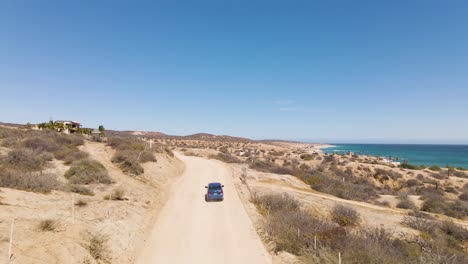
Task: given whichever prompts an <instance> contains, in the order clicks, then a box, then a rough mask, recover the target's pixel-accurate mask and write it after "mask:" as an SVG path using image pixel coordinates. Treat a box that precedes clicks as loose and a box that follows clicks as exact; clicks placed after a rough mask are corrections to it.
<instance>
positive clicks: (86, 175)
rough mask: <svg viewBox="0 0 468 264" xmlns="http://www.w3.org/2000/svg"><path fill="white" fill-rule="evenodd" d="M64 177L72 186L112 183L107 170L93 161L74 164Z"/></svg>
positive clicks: (85, 160)
mask: <svg viewBox="0 0 468 264" xmlns="http://www.w3.org/2000/svg"><path fill="white" fill-rule="evenodd" d="M64 176H65V178H67V179H68V180H69V182H70V183H71V184H91V183H104V184H110V183H112V180H111V178H110V176H109V174H108V172H107V170H106V168H105V167H104V166H103V165H102V164H101V163H100V162H98V161H96V160H92V159H84V160H79V161H76V162H73V163H72V165H71V167H70V168H69V169H68V170H67V171H66V172H65V175H64Z"/></svg>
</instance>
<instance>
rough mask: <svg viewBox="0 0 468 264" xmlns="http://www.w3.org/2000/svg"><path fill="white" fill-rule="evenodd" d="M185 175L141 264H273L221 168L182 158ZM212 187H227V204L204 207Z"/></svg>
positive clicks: (167, 205) (158, 223) (146, 247)
mask: <svg viewBox="0 0 468 264" xmlns="http://www.w3.org/2000/svg"><path fill="white" fill-rule="evenodd" d="M179 158H180V159H181V160H182V161H184V162H185V165H186V171H185V173H184V175H183V176H182V177H181V178H180V180H179V182H177V183H176V184H174V185H173V186H174V187H173V189H172V190H171V194H170V195H171V196H170V198H169V200H168V202H167V203H166V205H165V207H164V208H163V210H162V211H161V214H160V216H159V218H158V221H157V222H156V224H155V227H154V229H153V231H152V233H151V234H150V237H149V239H148V240H147V241H146V245H145V247H144V249H143V251H142V253H141V254H140V257H139V259H138V261H137V263H158V264H166V263H167V264H172V263H174V264H177V263H184V264H185V263H191V264H197V263H203V264H210V263H236V264H238V263H255V264H261V263H271V262H272V260H271V256H270V255H269V254H268V252H267V251H266V249H265V248H264V246H263V244H262V242H261V240H260V238H259V237H258V235H257V233H256V231H255V229H254V227H253V225H252V223H251V221H250V219H249V217H248V215H247V213H246V211H245V209H244V207H243V205H242V203H241V200H240V199H239V196H238V195H237V192H236V190H235V187H234V183H233V180H232V177H231V174H230V171H229V170H228V169H227V168H226V167H225V166H224V165H223V164H221V163H219V162H217V161H213V160H206V159H203V158H197V157H185V156H180V157H179ZM208 182H221V183H223V184H224V186H225V187H224V195H225V200H224V201H223V202H209V203H207V202H205V200H204V194H205V190H206V189H205V185H206V184H207V183H208Z"/></svg>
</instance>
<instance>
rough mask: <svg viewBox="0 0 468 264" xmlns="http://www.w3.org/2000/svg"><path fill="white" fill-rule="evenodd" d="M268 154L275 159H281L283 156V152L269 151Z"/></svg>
mask: <svg viewBox="0 0 468 264" xmlns="http://www.w3.org/2000/svg"><path fill="white" fill-rule="evenodd" d="M269 154H270V155H272V156H275V157H282V156H284V151H270V153H269Z"/></svg>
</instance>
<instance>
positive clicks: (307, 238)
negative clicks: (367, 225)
mask: <svg viewBox="0 0 468 264" xmlns="http://www.w3.org/2000/svg"><path fill="white" fill-rule="evenodd" d="M336 228H337V226H336V225H334V224H332V223H328V222H324V221H320V220H317V219H314V218H313V217H311V216H310V215H309V214H308V213H306V212H304V211H302V210H296V209H295V210H291V211H287V212H276V213H273V214H271V215H269V216H268V217H267V223H266V225H265V230H266V231H267V233H268V234H269V235H270V236H271V238H272V240H273V241H274V242H275V248H274V251H275V252H279V251H287V252H290V253H292V254H296V255H300V254H301V253H302V252H304V251H306V249H307V248H308V247H310V246H311V245H313V243H314V235H316V234H318V233H322V232H323V233H326V232H330V231H331V230H333V229H336Z"/></svg>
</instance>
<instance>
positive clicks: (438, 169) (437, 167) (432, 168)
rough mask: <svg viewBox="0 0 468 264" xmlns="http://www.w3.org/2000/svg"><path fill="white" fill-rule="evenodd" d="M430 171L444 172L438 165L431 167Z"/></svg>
mask: <svg viewBox="0 0 468 264" xmlns="http://www.w3.org/2000/svg"><path fill="white" fill-rule="evenodd" d="M429 169H430V170H432V171H440V170H442V169H441V168H440V167H439V166H437V165H433V166H430V167H429Z"/></svg>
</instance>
